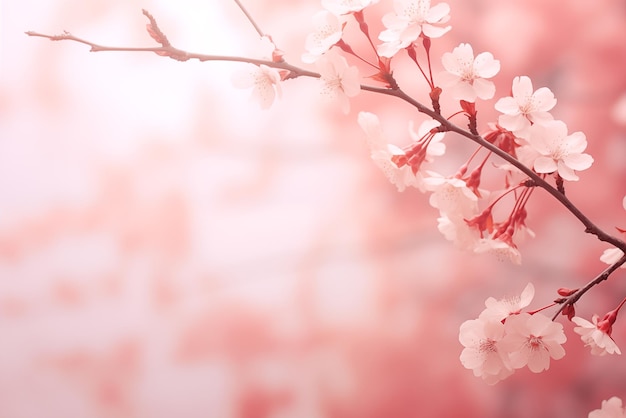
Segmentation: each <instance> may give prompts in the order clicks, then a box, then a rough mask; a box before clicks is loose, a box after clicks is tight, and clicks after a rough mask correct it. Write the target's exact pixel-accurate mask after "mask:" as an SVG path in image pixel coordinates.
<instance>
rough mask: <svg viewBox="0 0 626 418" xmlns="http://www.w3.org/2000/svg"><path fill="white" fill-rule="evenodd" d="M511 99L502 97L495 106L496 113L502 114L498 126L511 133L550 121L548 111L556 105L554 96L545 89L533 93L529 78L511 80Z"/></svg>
mask: <svg viewBox="0 0 626 418" xmlns="http://www.w3.org/2000/svg"><path fill="white" fill-rule="evenodd" d="M512 93H513V97H503V98H501V99H500V100H498V101H497V102H496V104H495V108H496V110H497V111H499V112H502V113H504V114H503V115H500V117H499V118H498V124H499V125H500V126H502V127H503V128H505V129H508V130H509V131H511V132H519V131H523V130H524V129H528V128H529V127H530V125H531V123H538V122H539V123H540V122H545V121H548V120H552V119H553V118H552V115H551V114H550V113H549V111H550V110H551V109H552V108H553V107H554V106H555V105H556V99H555V98H554V94H553V93H552V91H550V89H549V88H547V87H542V88H540V89H538V90H537V91H533V84H532V81H531V80H530V78H529V77H527V76H521V77H515V78H514V79H513V88H512Z"/></svg>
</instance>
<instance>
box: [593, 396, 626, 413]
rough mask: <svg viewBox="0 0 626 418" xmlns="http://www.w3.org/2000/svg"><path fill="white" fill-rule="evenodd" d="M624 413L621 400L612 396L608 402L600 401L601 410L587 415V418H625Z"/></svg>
mask: <svg viewBox="0 0 626 418" xmlns="http://www.w3.org/2000/svg"><path fill="white" fill-rule="evenodd" d="M625 417H626V411H624V408H623V407H622V400H621V399H620V398H618V397H617V396H613V397H612V398H611V399H609V400H608V401H602V408H600V409H595V410H593V411H591V412H590V413H589V418H625Z"/></svg>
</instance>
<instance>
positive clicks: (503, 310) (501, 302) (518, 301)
mask: <svg viewBox="0 0 626 418" xmlns="http://www.w3.org/2000/svg"><path fill="white" fill-rule="evenodd" d="M534 297H535V286H533V284H532V283H528V284H527V285H526V287H525V288H524V290H522V293H521V294H519V295H515V296H511V297H506V298H502V299H495V298H493V297H489V298H487V300H486V301H485V310H484V311H482V313H481V314H480V316H479V318H480V319H483V320H495V321H502V320H504V319H506V318H507V317H508V316H510V315H517V314H519V313H521V312H522V309H524V308H525V307H527V306H528V305H530V302H532V300H533V298H534Z"/></svg>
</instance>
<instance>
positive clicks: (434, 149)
mask: <svg viewBox="0 0 626 418" xmlns="http://www.w3.org/2000/svg"><path fill="white" fill-rule="evenodd" d="M440 125H441V124H440V123H439V122H437V121H436V120H434V119H427V120H425V121H424V122H422V123H421V124H420V126H419V127H418V128H417V132H415V131H414V129H413V128H414V123H413V121H410V122H409V135H411V138H412V139H413V141H415V142H420V141H422V139H423V138H426V137H428V147H427V148H426V156H425V160H426V161H428V162H430V161H432V160H433V157H440V156H442V155H443V154H445V153H446V144H444V143H443V142H441V141H442V140H443V138H444V136H445V135H446V134H445V132H438V133H435V134H432V130H433V129H435V128H437V127H438V126H440Z"/></svg>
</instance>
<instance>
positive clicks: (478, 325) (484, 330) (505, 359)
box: [459, 319, 513, 385]
mask: <svg viewBox="0 0 626 418" xmlns="http://www.w3.org/2000/svg"><path fill="white" fill-rule="evenodd" d="M503 338H504V324H502V322H500V321H493V320H482V319H473V320H469V321H465V322H464V323H463V324H461V328H460V330H459V342H460V343H461V344H462V345H463V347H465V348H464V349H463V352H462V353H461V356H460V360H461V363H462V364H463V367H465V368H466V369H471V370H472V371H473V372H474V376H477V377H481V378H482V379H483V380H484V381H485V382H486V383H487V384H489V385H493V384H496V383H498V382H499V381H500V380H503V379H505V378H507V377H509V376H510V375H511V374H513V368H512V367H511V366H510V364H509V356H508V353H506V352H505V351H503V350H501V349H500V341H501V340H502V339H503Z"/></svg>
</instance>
